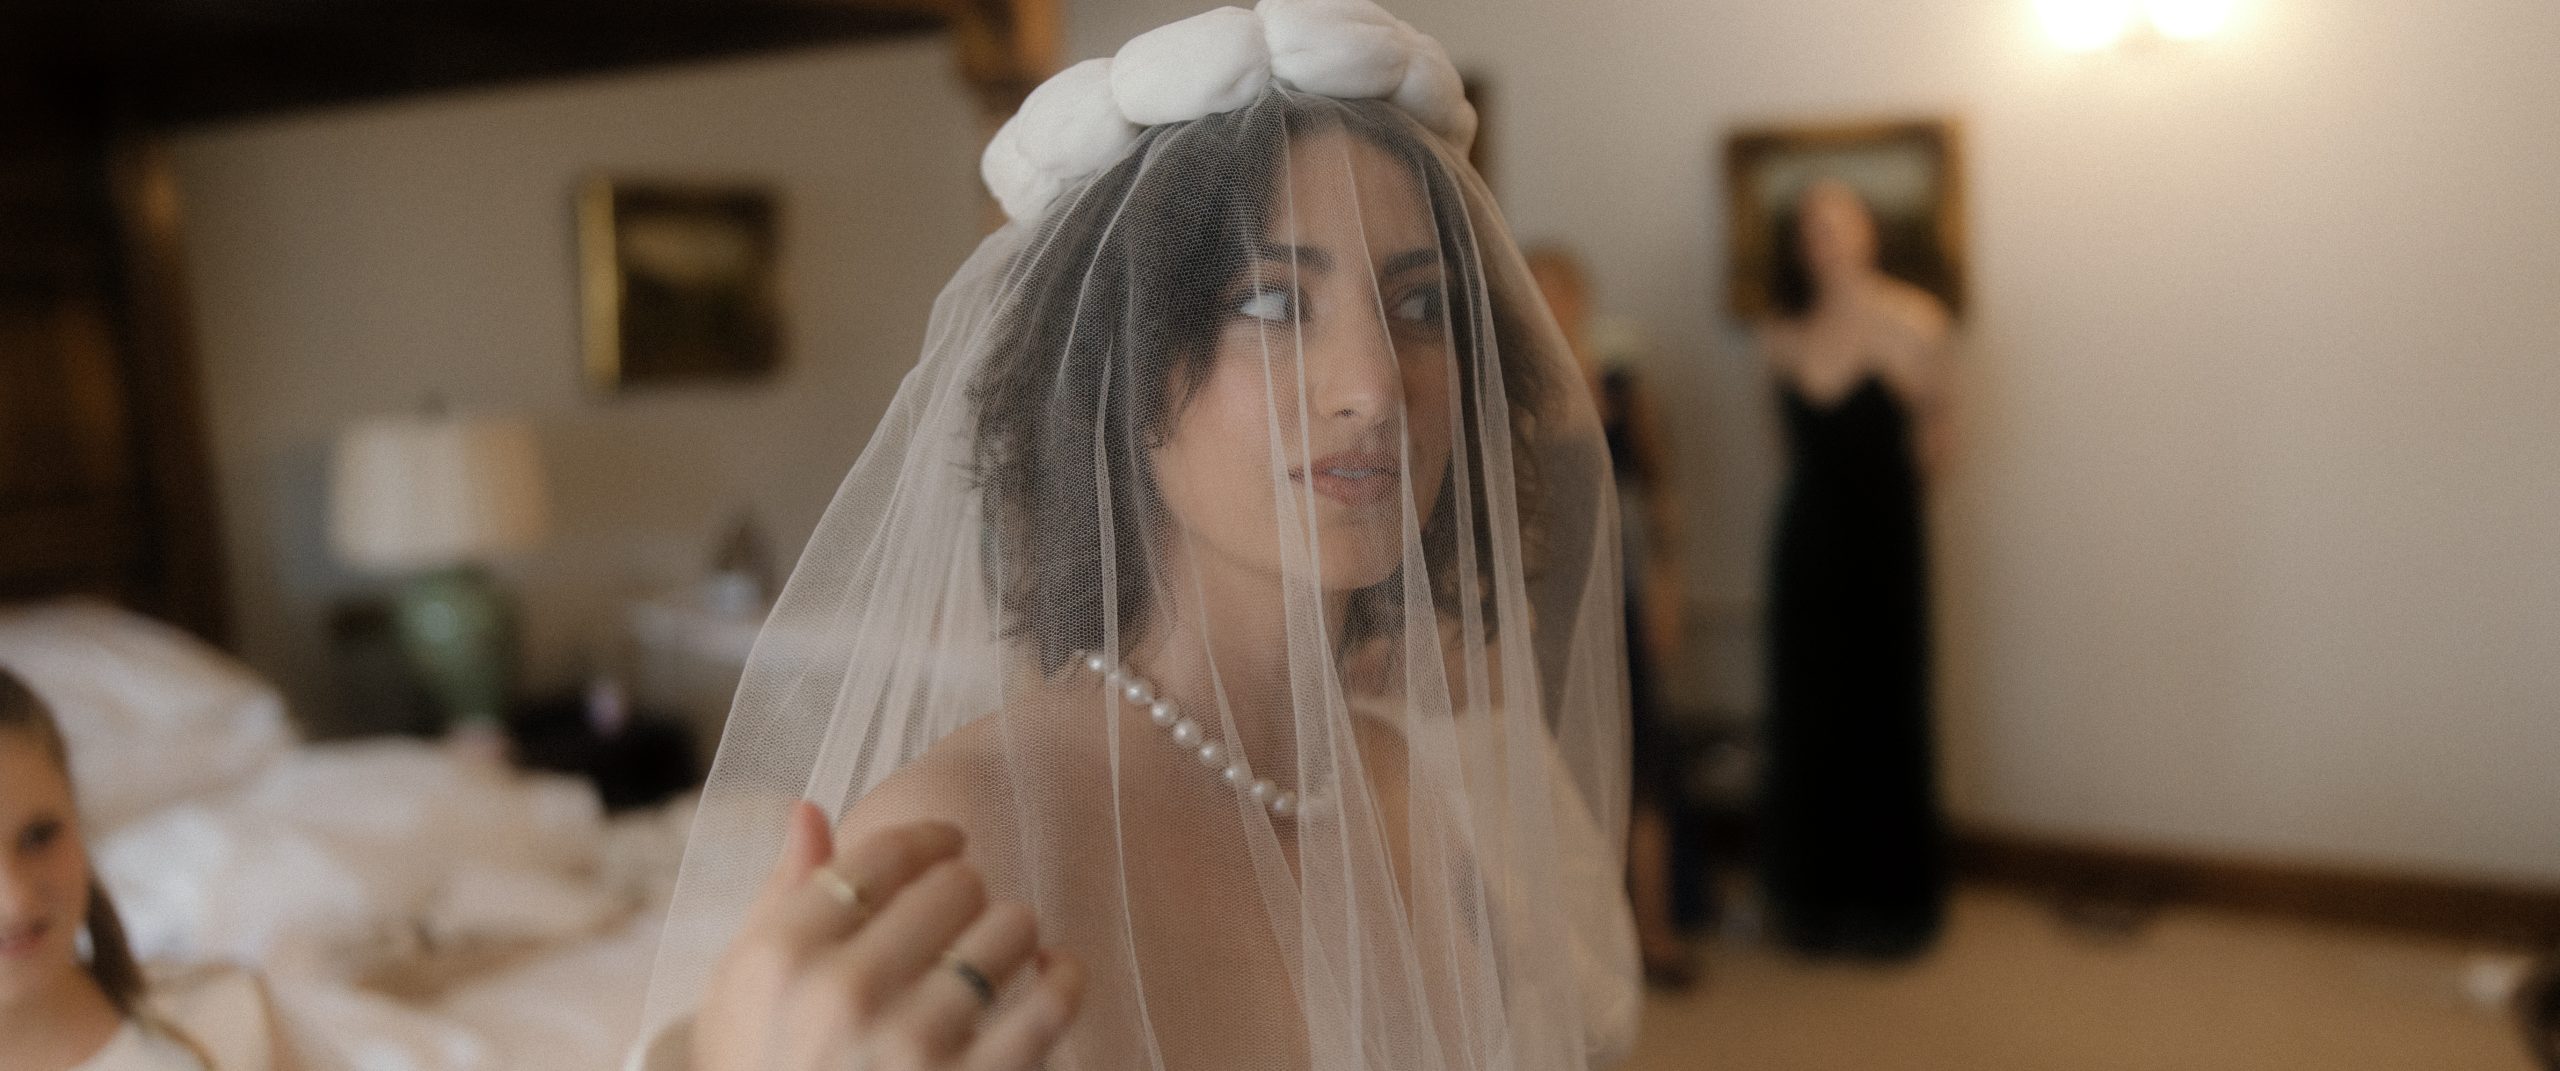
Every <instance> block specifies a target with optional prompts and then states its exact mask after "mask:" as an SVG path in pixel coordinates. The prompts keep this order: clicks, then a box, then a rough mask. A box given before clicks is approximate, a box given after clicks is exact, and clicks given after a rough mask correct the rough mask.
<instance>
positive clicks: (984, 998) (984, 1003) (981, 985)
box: [942, 956, 996, 1008]
mask: <svg viewBox="0 0 2560 1071" xmlns="http://www.w3.org/2000/svg"><path fill="white" fill-rule="evenodd" d="M942 965H943V966H945V967H949V968H951V973H953V974H956V975H959V976H960V980H961V981H963V982H967V983H968V984H969V992H971V993H974V994H977V997H978V1005H979V1006H980V1007H984V1008H993V1007H995V1006H996V984H995V983H994V982H992V981H989V980H988V979H987V972H985V971H982V970H979V969H978V968H977V965H975V964H972V963H970V962H969V961H968V960H965V959H961V958H960V957H958V956H944V957H942Z"/></svg>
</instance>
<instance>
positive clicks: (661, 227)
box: [578, 176, 782, 391]
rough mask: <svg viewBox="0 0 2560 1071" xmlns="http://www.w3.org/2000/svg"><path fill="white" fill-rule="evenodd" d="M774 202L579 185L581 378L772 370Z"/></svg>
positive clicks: (626, 379)
mask: <svg viewBox="0 0 2560 1071" xmlns="http://www.w3.org/2000/svg"><path fill="white" fill-rule="evenodd" d="M777 200H778V199H777V198H776V197H775V195H774V194H773V192H772V191H771V190H769V189H765V188H763V187H758V186H752V185H688V184H676V183H658V182H632V181H625V180H618V179H612V178H606V177H601V176H599V177H594V178H590V179H588V180H587V181H586V182H585V183H583V184H581V186H580V187H579V191H578V254H579V275H580V290H581V301H582V303H583V305H584V309H583V310H582V311H583V316H582V318H583V320H584V327H585V331H584V334H585V339H584V348H585V351H586V367H587V378H588V381H589V382H590V383H592V384H593V385H594V386H595V387H597V388H598V389H600V390H605V391H623V390H630V389H634V388H644V387H656V386H665V385H673V384H683V383H699V382H716V381H724V380H728V381H734V380H747V379H754V378H758V377H761V376H764V375H767V374H770V373H771V372H772V371H773V370H774V369H775V368H776V367H778V366H779V365H780V364H781V358H782V354H781V347H782V314H781V308H780V305H781V296H780V285H779V282H778V279H777V275H778V273H779V270H780V261H781V236H780V215H781V212H780V208H779V206H778V204H777Z"/></svg>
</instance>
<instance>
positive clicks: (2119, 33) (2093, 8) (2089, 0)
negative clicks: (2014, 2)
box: [2036, 0, 2206, 52]
mask: <svg viewBox="0 0 2560 1071" xmlns="http://www.w3.org/2000/svg"><path fill="white" fill-rule="evenodd" d="M2186 2H2187V3H2203V2H2206V0H2186ZM2133 3H2134V0H2036V13H2037V14H2039V15H2042V16H2044V29H2045V32H2046V33H2049V34H2052V35H2053V41H2054V43H2055V44H2058V45H2061V46H2062V47H2064V48H2067V49H2070V50H2071V51H2073V52H2091V51H2095V50H2097V49H2101V48H2105V47H2107V46H2108V45H2112V44H2114V43H2116V39H2117V38H2120V37H2123V36H2124V31H2125V28H2126V27H2127V26H2129V25H2131V24H2132V22H2133ZM2162 5H2175V6H2185V5H2184V4H2181V3H2180V0H2154V5H2153V7H2152V10H2153V12H2155V17H2156V13H2157V12H2158V11H2159V10H2160V7H2161V6H2162Z"/></svg>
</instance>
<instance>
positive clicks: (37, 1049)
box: [0, 669, 231, 1071]
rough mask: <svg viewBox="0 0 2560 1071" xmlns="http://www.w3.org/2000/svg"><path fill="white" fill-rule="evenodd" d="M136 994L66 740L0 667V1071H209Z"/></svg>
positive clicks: (213, 1070) (212, 1070)
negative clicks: (75, 788) (97, 870)
mask: <svg viewBox="0 0 2560 1071" xmlns="http://www.w3.org/2000/svg"><path fill="white" fill-rule="evenodd" d="M143 988H144V987H143V976H142V971H141V969H140V968H139V967H138V966H137V965H136V964H135V963H134V959H133V953H132V951H131V949H130V948H129V947H128V946H127V945H126V943H125V937H124V927H123V925H122V924H121V923H119V922H118V921H117V919H116V911H115V906H114V905H113V904H111V903H109V902H108V900H107V893H106V889H105V888H104V887H102V886H101V885H99V883H98V881H97V877H96V875H95V874H94V873H93V872H92V871H91V868H90V866H89V851H88V846H87V844H86V843H85V842H84V841H83V839H82V837H81V831H80V815H79V812H78V810H77V809H76V808H75V807H74V805H73V800H72V794H71V767H70V756H69V754H68V750H67V749H66V748H65V746H64V744H63V739H62V732H61V730H60V729H59V728H58V727H57V726H56V725H55V724H54V720H53V716H52V714H51V712H50V711H48V710H47V709H46V707H45V705H44V702H43V701H42V700H41V699H39V698H38V697H37V696H36V694H35V693H34V692H33V691H31V690H30V689H28V687H27V686H26V684H25V683H24V682H22V681H20V680H19V679H18V678H17V677H16V676H15V675H14V674H11V673H10V672H9V671H8V670H6V669H0V1067H5V1068H9V1069H10V1071H164V1069H165V1071H217V1066H216V1064H215V1061H214V1060H213V1059H212V1058H211V1057H209V1056H208V1055H207V1054H206V1053H205V1052H204V1051H203V1050H202V1048H201V1047H200V1046H198V1045H197V1044H196V1043H195V1042H193V1041H192V1040H190V1039H189V1037H188V1036H187V1035H186V1034H185V1033H183V1032H181V1031H180V1030H178V1029H177V1028H176V1027H174V1026H171V1025H169V1024H167V1023H164V1022H162V1021H161V1020H160V1019H159V1018H158V1017H156V1016H154V1015H152V1014H151V1013H150V1012H149V1010H148V1008H147V1006H146V1002H145V1000H144V992H143ZM219 1071H231V1069H229V1068H220V1069H219Z"/></svg>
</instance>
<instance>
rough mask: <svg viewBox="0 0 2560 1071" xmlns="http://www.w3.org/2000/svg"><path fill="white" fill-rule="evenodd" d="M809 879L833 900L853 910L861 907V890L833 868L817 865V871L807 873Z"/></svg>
mask: <svg viewBox="0 0 2560 1071" xmlns="http://www.w3.org/2000/svg"><path fill="white" fill-rule="evenodd" d="M809 881H810V883H811V884H814V885H816V886H817V887H818V888H820V889H822V890H824V891H825V892H826V894H827V896H828V897H830V898H832V899H833V900H835V902H837V903H839V904H843V905H844V906H846V907H849V908H853V909H855V910H860V909H861V908H862V901H863V896H862V890H861V889H858V888H855V887H854V884H853V883H852V882H850V881H846V880H844V875H842V874H838V873H836V872H835V871H834V870H833V869H831V868H828V867H819V868H818V872H817V873H815V874H811V875H809Z"/></svg>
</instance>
